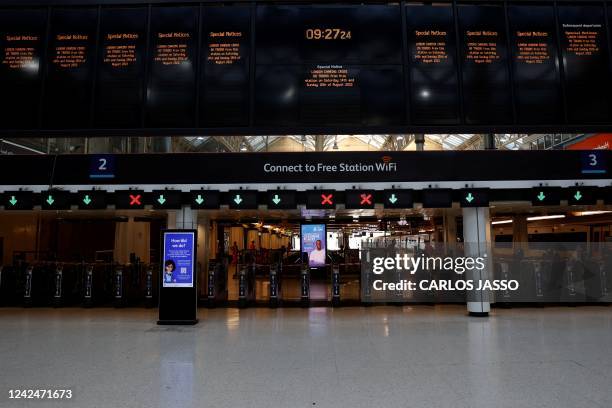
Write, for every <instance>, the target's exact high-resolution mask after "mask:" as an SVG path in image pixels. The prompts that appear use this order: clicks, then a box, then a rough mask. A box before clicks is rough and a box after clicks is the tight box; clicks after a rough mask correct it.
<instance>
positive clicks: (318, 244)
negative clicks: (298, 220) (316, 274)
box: [300, 224, 327, 268]
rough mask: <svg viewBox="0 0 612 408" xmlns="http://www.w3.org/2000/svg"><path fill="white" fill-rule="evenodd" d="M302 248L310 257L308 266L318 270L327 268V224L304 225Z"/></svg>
mask: <svg viewBox="0 0 612 408" xmlns="http://www.w3.org/2000/svg"><path fill="white" fill-rule="evenodd" d="M300 238H301V241H300V245H301V246H300V248H302V253H303V254H306V255H307V256H308V266H310V267H311V268H316V267H320V266H325V263H326V262H325V261H326V247H327V245H326V243H327V242H326V234H325V224H302V226H301V234H300Z"/></svg>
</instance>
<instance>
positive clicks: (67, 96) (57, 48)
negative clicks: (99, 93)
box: [44, 8, 98, 129]
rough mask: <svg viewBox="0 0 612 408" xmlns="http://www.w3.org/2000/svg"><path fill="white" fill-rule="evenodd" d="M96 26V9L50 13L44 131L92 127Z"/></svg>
mask: <svg viewBox="0 0 612 408" xmlns="http://www.w3.org/2000/svg"><path fill="white" fill-rule="evenodd" d="M97 25H98V11H97V9H96V8H71V9H61V8H59V9H54V10H53V12H52V14H51V30H50V34H49V49H48V54H47V62H46V65H47V78H46V82H45V105H44V109H45V115H44V124H45V126H46V127H50V128H66V129H67V128H77V129H81V128H88V127H91V106H92V105H91V104H92V85H93V84H92V80H93V73H94V69H95V49H94V48H95V44H96V30H97Z"/></svg>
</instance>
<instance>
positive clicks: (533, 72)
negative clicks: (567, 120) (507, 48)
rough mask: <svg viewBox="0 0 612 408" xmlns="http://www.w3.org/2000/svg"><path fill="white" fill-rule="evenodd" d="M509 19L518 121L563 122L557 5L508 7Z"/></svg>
mask: <svg viewBox="0 0 612 408" xmlns="http://www.w3.org/2000/svg"><path fill="white" fill-rule="evenodd" d="M508 18H509V21H510V44H511V51H512V68H513V70H514V90H515V91H514V92H515V103H516V114H517V119H518V122H519V123H540V124H547V123H562V122H563V121H564V118H563V102H562V101H563V95H562V92H561V83H560V80H559V71H558V69H557V67H558V64H559V61H558V52H557V35H556V29H555V14H554V8H553V7H552V6H539V5H529V6H509V7H508Z"/></svg>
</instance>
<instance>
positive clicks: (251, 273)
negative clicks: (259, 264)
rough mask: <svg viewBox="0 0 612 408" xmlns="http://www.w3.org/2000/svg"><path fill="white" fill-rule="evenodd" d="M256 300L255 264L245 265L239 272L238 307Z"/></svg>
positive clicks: (245, 305)
mask: <svg viewBox="0 0 612 408" xmlns="http://www.w3.org/2000/svg"><path fill="white" fill-rule="evenodd" d="M254 300H255V266H254V265H243V266H242V268H240V271H239V272H238V307H240V308H245V307H247V306H249V305H250V304H251V303H252V302H253V301H254Z"/></svg>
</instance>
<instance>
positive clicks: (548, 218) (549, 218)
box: [527, 214, 565, 221]
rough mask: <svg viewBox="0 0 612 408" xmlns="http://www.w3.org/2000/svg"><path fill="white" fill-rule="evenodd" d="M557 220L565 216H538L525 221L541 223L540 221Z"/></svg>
mask: <svg viewBox="0 0 612 408" xmlns="http://www.w3.org/2000/svg"><path fill="white" fill-rule="evenodd" d="M557 218H565V215H563V214H557V215H539V216H536V217H527V221H542V220H554V219H557Z"/></svg>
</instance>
